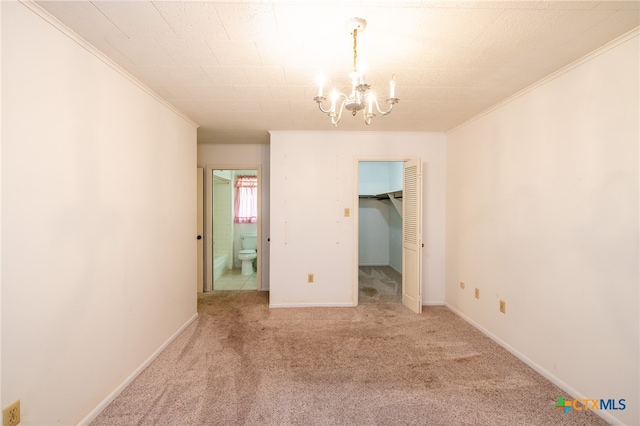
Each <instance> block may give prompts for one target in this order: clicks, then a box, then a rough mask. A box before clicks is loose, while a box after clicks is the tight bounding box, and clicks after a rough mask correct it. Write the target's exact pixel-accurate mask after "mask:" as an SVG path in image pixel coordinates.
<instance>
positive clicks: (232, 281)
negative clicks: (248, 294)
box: [213, 268, 258, 290]
mask: <svg viewBox="0 0 640 426" xmlns="http://www.w3.org/2000/svg"><path fill="white" fill-rule="evenodd" d="M213 289H214V290H257V289H258V279H257V277H256V273H255V272H254V273H253V274H251V275H242V274H240V269H239V268H238V269H231V270H228V271H227V272H225V273H224V274H222V275H221V276H220V278H218V279H217V280H215V281H214V283H213Z"/></svg>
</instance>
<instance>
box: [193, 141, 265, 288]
mask: <svg viewBox="0 0 640 426" xmlns="http://www.w3.org/2000/svg"><path fill="white" fill-rule="evenodd" d="M197 150H198V167H206V166H216V167H220V168H223V169H227V168H228V169H233V168H253V167H256V166H260V168H261V169H260V171H261V176H260V182H259V186H260V202H261V206H260V212H259V213H258V214H259V220H260V222H261V223H260V226H261V241H260V243H259V247H260V250H259V251H260V279H261V282H262V283H261V284H262V289H263V290H268V289H269V279H270V278H269V276H270V273H269V249H270V245H269V241H268V240H269V234H270V231H269V215H270V207H269V202H270V201H269V187H270V183H269V181H270V178H269V174H270V171H269V170H270V164H269V152H270V147H269V145H251V144H244V145H242V144H240V145H238V144H234V145H231V144H199V145H198V146H197Z"/></svg>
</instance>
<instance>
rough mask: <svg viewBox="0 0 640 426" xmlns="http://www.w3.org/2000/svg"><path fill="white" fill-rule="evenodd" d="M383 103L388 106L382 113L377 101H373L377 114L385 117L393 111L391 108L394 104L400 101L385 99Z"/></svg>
mask: <svg viewBox="0 0 640 426" xmlns="http://www.w3.org/2000/svg"><path fill="white" fill-rule="evenodd" d="M385 102H386V103H388V104H389V109H388V110H386V111H382V110H381V109H380V105H379V104H378V100H377V99H376V101H375V105H376V109H377V110H378V112H379V113H380V114H381V115H382V116H385V115H387V114H391V110H393V106H394V105H395V104H397V103H398V102H400V99H398V98H389V99H387V100H386V101H385Z"/></svg>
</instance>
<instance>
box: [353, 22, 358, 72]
mask: <svg viewBox="0 0 640 426" xmlns="http://www.w3.org/2000/svg"><path fill="white" fill-rule="evenodd" d="M353 72H358V29H357V28H354V29H353Z"/></svg>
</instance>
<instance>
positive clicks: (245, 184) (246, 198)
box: [233, 176, 258, 223]
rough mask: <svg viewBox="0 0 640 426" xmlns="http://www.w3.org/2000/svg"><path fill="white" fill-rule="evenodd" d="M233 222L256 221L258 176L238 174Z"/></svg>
mask: <svg viewBox="0 0 640 426" xmlns="http://www.w3.org/2000/svg"><path fill="white" fill-rule="evenodd" d="M233 221H234V222H235V223H256V222H257V221H258V177H257V176H238V177H237V178H236V200H235V209H234V218H233Z"/></svg>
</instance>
